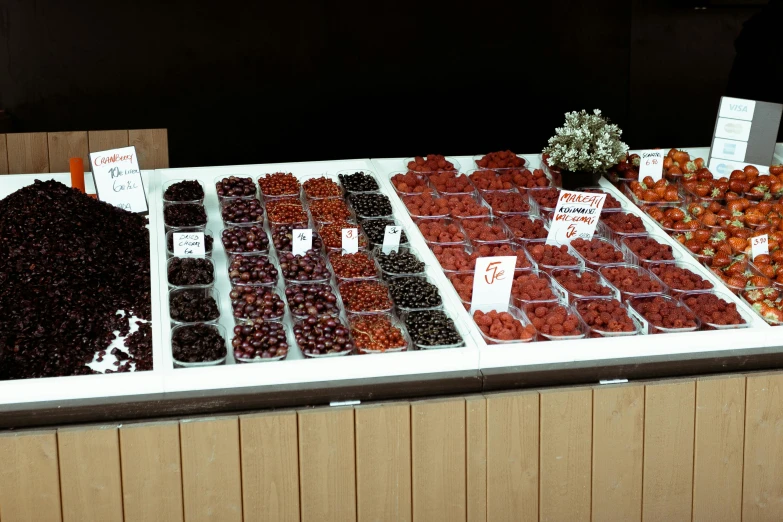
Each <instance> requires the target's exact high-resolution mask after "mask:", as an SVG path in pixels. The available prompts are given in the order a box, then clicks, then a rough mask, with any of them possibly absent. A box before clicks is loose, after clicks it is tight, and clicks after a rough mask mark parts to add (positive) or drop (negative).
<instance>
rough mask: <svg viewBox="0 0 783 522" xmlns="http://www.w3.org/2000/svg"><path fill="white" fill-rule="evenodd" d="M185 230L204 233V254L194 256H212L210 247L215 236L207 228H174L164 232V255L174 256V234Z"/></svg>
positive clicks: (211, 247) (185, 231) (212, 246)
mask: <svg viewBox="0 0 783 522" xmlns="http://www.w3.org/2000/svg"><path fill="white" fill-rule="evenodd" d="M187 232H199V233H203V234H204V243H205V245H204V252H205V254H204V256H201V255H198V256H196V257H212V249H213V248H214V241H215V236H214V235H213V234H212V231H211V230H210V229H208V228H198V227H195V228H175V229H173V230H169V231H168V232H166V257H168V258H170V257H174V234H182V233H187ZM207 237H209V239H207ZM179 257H191V256H190V255H180V256H179Z"/></svg>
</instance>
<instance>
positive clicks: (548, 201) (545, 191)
mask: <svg viewBox="0 0 783 522" xmlns="http://www.w3.org/2000/svg"><path fill="white" fill-rule="evenodd" d="M527 195H528V203H530V213H531V214H533V215H535V216H538V217H543V218H546V219H550V218H551V217H552V214H554V213H555V207H556V206H557V200H558V198H559V197H560V189H559V188H557V187H539V188H532V189H528V191H527Z"/></svg>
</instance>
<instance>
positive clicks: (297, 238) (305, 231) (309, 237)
mask: <svg viewBox="0 0 783 522" xmlns="http://www.w3.org/2000/svg"><path fill="white" fill-rule="evenodd" d="M311 248H313V230H312V229H311V228H294V229H292V230H291V253H292V254H294V255H295V256H303V255H305V253H306V252H307V251H308V250H310V249H311Z"/></svg>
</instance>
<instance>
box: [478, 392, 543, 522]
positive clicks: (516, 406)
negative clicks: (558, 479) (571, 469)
mask: <svg viewBox="0 0 783 522" xmlns="http://www.w3.org/2000/svg"><path fill="white" fill-rule="evenodd" d="M539 428H540V427H539V395H538V393H535V392H525V393H514V394H500V395H490V396H488V397H487V520H488V521H492V522H495V521H515V522H516V521H537V520H538V450H539V439H538V436H539Z"/></svg>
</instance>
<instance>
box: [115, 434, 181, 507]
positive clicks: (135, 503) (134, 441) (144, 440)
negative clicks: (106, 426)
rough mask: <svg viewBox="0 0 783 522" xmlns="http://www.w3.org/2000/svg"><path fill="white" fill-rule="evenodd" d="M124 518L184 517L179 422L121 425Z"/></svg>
mask: <svg viewBox="0 0 783 522" xmlns="http://www.w3.org/2000/svg"><path fill="white" fill-rule="evenodd" d="M120 457H121V462H122V500H123V506H124V512H125V522H156V521H158V520H166V521H167V522H177V521H182V520H183V513H182V466H181V463H180V448H179V423H178V422H161V423H151V424H129V425H126V426H122V427H121V428H120Z"/></svg>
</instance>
